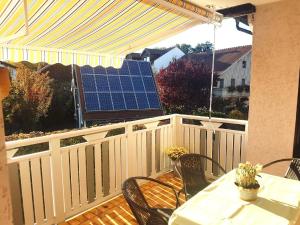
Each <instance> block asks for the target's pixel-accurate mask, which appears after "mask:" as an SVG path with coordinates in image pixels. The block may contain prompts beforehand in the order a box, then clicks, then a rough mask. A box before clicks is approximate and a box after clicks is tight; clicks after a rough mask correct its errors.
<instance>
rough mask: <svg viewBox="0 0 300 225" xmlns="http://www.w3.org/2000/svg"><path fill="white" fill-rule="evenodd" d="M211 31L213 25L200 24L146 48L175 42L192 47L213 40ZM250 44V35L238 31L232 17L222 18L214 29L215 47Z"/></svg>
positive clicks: (172, 44)
mask: <svg viewBox="0 0 300 225" xmlns="http://www.w3.org/2000/svg"><path fill="white" fill-rule="evenodd" d="M213 33H214V32H213V25H211V24H202V25H198V26H195V27H192V28H191V29H189V30H186V31H185V32H182V33H180V34H177V35H175V36H173V37H170V38H168V39H165V40H163V41H161V42H159V43H156V44H154V45H151V46H149V47H148V48H162V47H166V48H168V47H172V46H174V45H175V44H183V43H185V44H190V45H192V46H193V47H194V46H195V45H196V44H198V43H204V42H206V41H210V42H213ZM251 44H252V36H251V35H249V34H246V33H243V32H240V31H238V30H237V29H236V26H235V21H234V19H226V20H223V22H222V25H221V26H220V27H217V29H216V49H223V48H231V47H235V46H241V45H251Z"/></svg>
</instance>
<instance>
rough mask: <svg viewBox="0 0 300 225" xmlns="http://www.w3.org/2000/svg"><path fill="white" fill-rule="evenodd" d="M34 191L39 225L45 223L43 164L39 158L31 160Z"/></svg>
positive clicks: (35, 209)
mask: <svg viewBox="0 0 300 225" xmlns="http://www.w3.org/2000/svg"><path fill="white" fill-rule="evenodd" d="M31 176H32V191H33V193H34V194H33V202H34V211H35V220H36V223H37V224H42V223H43V222H44V204H43V192H42V178H41V163H40V159H39V158H34V159H32V160H31Z"/></svg>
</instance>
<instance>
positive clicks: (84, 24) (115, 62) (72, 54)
mask: <svg viewBox="0 0 300 225" xmlns="http://www.w3.org/2000/svg"><path fill="white" fill-rule="evenodd" d="M221 20H222V16H221V15H219V14H216V13H213V12H212V11H210V10H209V9H206V8H201V7H199V6H196V5H193V4H191V3H188V2H185V1H183V0H157V1H155V0H47V1H45V0H0V60H2V61H4V60H10V61H15V62H17V61H30V62H33V63H36V62H48V63H51V64H52V63H62V64H77V65H85V64H88V65H91V66H96V65H102V66H115V67H118V66H120V65H121V63H122V60H123V57H124V56H125V54H127V53H129V52H133V51H135V50H137V49H141V48H143V47H145V46H149V45H150V44H153V43H155V42H157V41H160V40H162V39H164V38H167V37H169V36H172V35H174V34H177V33H179V32H182V31H184V30H186V29H188V28H190V27H192V26H194V25H196V24H199V23H203V22H221Z"/></svg>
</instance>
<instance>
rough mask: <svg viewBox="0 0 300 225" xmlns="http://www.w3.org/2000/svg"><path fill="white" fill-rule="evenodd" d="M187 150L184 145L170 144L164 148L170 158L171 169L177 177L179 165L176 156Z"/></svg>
mask: <svg viewBox="0 0 300 225" xmlns="http://www.w3.org/2000/svg"><path fill="white" fill-rule="evenodd" d="M187 152H188V150H187V149H186V148H185V147H178V146H172V147H169V148H167V149H166V153H167V155H168V157H169V158H170V159H171V163H172V166H173V171H174V173H175V175H177V176H178V177H180V171H179V170H180V168H179V167H180V165H179V163H178V158H179V157H180V156H182V155H183V154H186V153H187Z"/></svg>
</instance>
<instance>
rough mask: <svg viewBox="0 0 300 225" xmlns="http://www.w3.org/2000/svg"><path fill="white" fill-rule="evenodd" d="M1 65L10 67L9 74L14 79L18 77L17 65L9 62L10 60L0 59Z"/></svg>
mask: <svg viewBox="0 0 300 225" xmlns="http://www.w3.org/2000/svg"><path fill="white" fill-rule="evenodd" d="M0 67H5V68H7V69H8V71H9V75H10V77H11V78H12V79H15V78H16V75H17V71H16V69H17V67H16V66H15V65H13V64H11V63H8V62H4V61H0Z"/></svg>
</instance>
